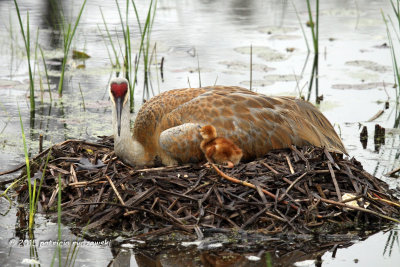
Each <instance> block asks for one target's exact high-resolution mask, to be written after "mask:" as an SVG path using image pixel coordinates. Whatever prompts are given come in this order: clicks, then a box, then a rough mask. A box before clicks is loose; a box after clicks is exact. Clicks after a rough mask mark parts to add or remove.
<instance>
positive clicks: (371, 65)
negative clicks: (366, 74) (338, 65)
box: [345, 60, 392, 72]
mask: <svg viewBox="0 0 400 267" xmlns="http://www.w3.org/2000/svg"><path fill="white" fill-rule="evenodd" d="M345 64H346V65H349V66H355V67H362V68H364V69H367V70H372V71H375V72H389V71H391V70H392V68H391V67H390V66H384V65H380V64H378V63H376V62H373V61H369V60H353V61H347V62H346V63H345Z"/></svg>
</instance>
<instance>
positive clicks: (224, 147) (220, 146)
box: [200, 125, 243, 168]
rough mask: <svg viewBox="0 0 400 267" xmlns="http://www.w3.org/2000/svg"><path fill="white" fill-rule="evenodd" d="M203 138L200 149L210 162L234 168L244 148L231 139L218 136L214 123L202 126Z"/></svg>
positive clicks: (201, 133)
mask: <svg viewBox="0 0 400 267" xmlns="http://www.w3.org/2000/svg"><path fill="white" fill-rule="evenodd" d="M200 135H201V137H202V138H203V140H202V141H201V143H200V149H201V151H203V153H204V155H205V157H206V159H207V160H208V162H210V163H217V164H227V166H226V167H227V168H233V166H234V165H236V164H238V163H239V161H240V159H241V158H242V155H243V152H242V150H241V149H240V148H239V147H238V146H237V145H235V144H234V143H233V142H232V141H231V140H229V139H226V138H224V137H217V130H216V129H215V127H214V126H212V125H206V126H203V127H202V128H200Z"/></svg>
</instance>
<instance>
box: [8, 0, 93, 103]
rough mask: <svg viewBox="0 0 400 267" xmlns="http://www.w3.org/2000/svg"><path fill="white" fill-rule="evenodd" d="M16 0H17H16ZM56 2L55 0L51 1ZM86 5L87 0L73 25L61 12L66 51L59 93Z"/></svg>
mask: <svg viewBox="0 0 400 267" xmlns="http://www.w3.org/2000/svg"><path fill="white" fill-rule="evenodd" d="M14 1H15V0H14ZM51 2H54V3H55V1H51ZM85 5H86V0H84V1H83V4H82V6H81V9H80V11H79V13H78V16H77V18H76V20H75V24H74V26H73V27H72V23H71V22H68V23H67V22H66V21H65V18H64V15H63V13H62V12H60V22H61V30H62V37H63V52H64V57H63V60H62V63H61V76H60V82H59V84H58V94H59V95H62V90H63V84H64V75H65V68H66V65H67V59H68V54H69V51H70V47H71V43H72V39H73V38H74V35H75V32H76V28H77V27H78V24H79V21H80V19H81V15H82V12H83V9H84V7H85Z"/></svg>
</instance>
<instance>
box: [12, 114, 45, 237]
mask: <svg viewBox="0 0 400 267" xmlns="http://www.w3.org/2000/svg"><path fill="white" fill-rule="evenodd" d="M18 113H19V121H20V124H21V134H22V142H23V146H24V155H25V165H26V180H27V184H28V194H29V219H28V229H29V231H30V232H31V231H32V229H33V227H34V224H35V214H36V210H37V205H38V201H39V196H40V190H41V188H42V184H43V179H44V174H45V172H46V168H47V163H48V162H49V158H50V152H51V151H49V153H48V155H47V159H46V162H45V165H44V169H43V173H42V177H41V179H40V183H39V186H37V180H34V182H33V185H32V181H31V178H32V176H31V168H30V164H29V156H28V149H27V145H26V138H25V131H24V125H23V123H22V117H21V111H20V110H19V107H18ZM36 190H37V192H36Z"/></svg>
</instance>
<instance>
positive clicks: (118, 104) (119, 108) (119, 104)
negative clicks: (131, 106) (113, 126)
mask: <svg viewBox="0 0 400 267" xmlns="http://www.w3.org/2000/svg"><path fill="white" fill-rule="evenodd" d="M115 100H116V101H115V107H116V109H117V126H118V136H121V113H122V98H121V97H117V98H116V99H115Z"/></svg>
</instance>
